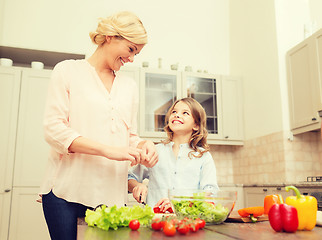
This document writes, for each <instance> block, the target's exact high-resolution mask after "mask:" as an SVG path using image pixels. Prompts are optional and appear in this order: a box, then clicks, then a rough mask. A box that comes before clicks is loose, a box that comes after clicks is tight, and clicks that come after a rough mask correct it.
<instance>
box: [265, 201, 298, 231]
mask: <svg viewBox="0 0 322 240" xmlns="http://www.w3.org/2000/svg"><path fill="white" fill-rule="evenodd" d="M280 199H281V203H282V204H277V203H276V204H274V205H273V206H272V207H271V208H270V210H269V212H268V219H269V223H270V225H271V227H272V228H273V229H274V230H275V231H276V232H281V231H285V232H289V233H292V232H296V230H297V228H298V226H299V220H298V215H297V210H296V208H295V207H293V206H290V205H287V204H285V203H283V199H282V197H281V196H280Z"/></svg>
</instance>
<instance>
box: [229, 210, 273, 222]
mask: <svg viewBox="0 0 322 240" xmlns="http://www.w3.org/2000/svg"><path fill="white" fill-rule="evenodd" d="M256 218H257V222H262V221H268V215H262V216H259V217H256ZM226 222H242V223H248V222H252V220H251V219H250V217H241V216H240V215H239V214H238V212H237V211H232V212H231V213H230V214H229V216H228V218H227V219H226Z"/></svg>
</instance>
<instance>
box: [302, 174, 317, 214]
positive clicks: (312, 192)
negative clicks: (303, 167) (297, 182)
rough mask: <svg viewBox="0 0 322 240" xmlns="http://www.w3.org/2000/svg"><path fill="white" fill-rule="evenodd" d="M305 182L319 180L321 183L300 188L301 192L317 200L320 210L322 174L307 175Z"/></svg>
mask: <svg viewBox="0 0 322 240" xmlns="http://www.w3.org/2000/svg"><path fill="white" fill-rule="evenodd" d="M306 182H310V183H311V182H312V183H313V182H316V183H318V182H321V185H318V184H317V185H316V186H308V187H305V188H301V194H302V195H309V196H313V197H315V198H316V200H317V201H318V210H320V211H322V176H309V177H307V181H306Z"/></svg>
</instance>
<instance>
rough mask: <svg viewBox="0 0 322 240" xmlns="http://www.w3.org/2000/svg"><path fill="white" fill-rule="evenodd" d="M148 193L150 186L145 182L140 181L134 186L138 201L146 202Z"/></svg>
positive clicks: (134, 194) (134, 195)
mask: <svg viewBox="0 0 322 240" xmlns="http://www.w3.org/2000/svg"><path fill="white" fill-rule="evenodd" d="M147 194H148V188H147V186H146V185H145V184H143V183H138V184H137V185H136V186H135V187H134V188H133V197H134V199H135V200H136V201H137V202H138V203H145V202H146V196H147Z"/></svg>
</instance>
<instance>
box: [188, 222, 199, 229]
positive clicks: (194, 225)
mask: <svg viewBox="0 0 322 240" xmlns="http://www.w3.org/2000/svg"><path fill="white" fill-rule="evenodd" d="M198 230H199V223H198V222H197V221H196V220H195V221H193V222H192V223H190V231H191V232H197V231H198Z"/></svg>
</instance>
